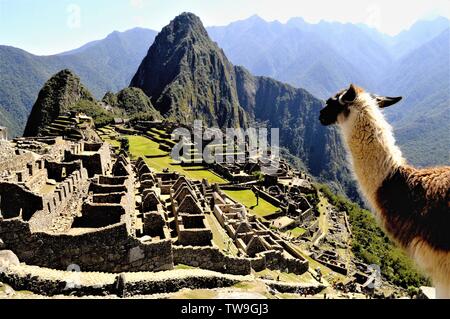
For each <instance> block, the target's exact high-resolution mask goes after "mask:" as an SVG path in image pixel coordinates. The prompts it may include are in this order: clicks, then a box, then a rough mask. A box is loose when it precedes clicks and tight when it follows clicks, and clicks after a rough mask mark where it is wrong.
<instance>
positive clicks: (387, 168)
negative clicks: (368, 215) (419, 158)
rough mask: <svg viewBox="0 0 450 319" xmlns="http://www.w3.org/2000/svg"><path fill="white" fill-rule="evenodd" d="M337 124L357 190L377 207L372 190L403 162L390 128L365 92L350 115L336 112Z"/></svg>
mask: <svg viewBox="0 0 450 319" xmlns="http://www.w3.org/2000/svg"><path fill="white" fill-rule="evenodd" d="M338 124H339V125H340V127H341V132H342V136H343V139H344V141H345V144H346V146H347V148H348V151H349V152H348V153H349V154H350V158H351V163H352V166H353V171H354V174H355V175H356V177H357V180H358V182H359V186H360V190H361V192H362V193H363V195H364V196H365V197H366V199H367V200H368V201H369V204H370V205H371V206H372V207H373V208H376V201H375V193H376V191H377V189H378V188H379V187H380V186H381V183H382V182H383V181H384V180H385V179H386V177H388V176H389V175H390V174H391V173H392V172H393V171H394V170H395V169H396V168H398V167H399V166H401V165H404V164H405V160H404V158H403V156H402V153H401V151H400V149H399V148H398V147H397V146H396V145H395V139H394V136H393V134H392V127H391V126H390V125H389V123H388V122H387V121H386V120H385V119H384V116H383V114H382V113H381V110H380V108H379V107H378V105H377V102H376V101H375V100H374V99H373V98H372V97H371V96H370V95H369V94H367V93H360V94H358V96H357V98H356V100H355V101H354V102H353V103H352V104H351V106H350V115H349V116H348V117H347V118H345V117H344V115H342V114H341V115H339V117H338Z"/></svg>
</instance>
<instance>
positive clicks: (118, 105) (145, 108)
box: [103, 87, 162, 120]
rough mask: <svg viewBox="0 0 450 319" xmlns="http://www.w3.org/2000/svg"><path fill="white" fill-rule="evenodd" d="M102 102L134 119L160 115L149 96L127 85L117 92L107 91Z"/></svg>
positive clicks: (155, 117)
mask: <svg viewBox="0 0 450 319" xmlns="http://www.w3.org/2000/svg"><path fill="white" fill-rule="evenodd" d="M103 102H105V103H107V104H109V105H110V106H112V107H113V108H114V109H115V110H116V111H117V112H118V113H122V115H123V116H126V117H131V118H132V119H134V120H158V119H161V118H162V117H161V115H160V114H159V112H158V111H157V110H155V108H154V107H153V105H152V102H151V101H150V98H149V97H148V96H147V95H145V93H144V92H143V91H142V90H141V89H138V88H134V87H129V88H125V89H123V90H121V91H119V92H118V93H117V94H114V93H111V92H107V93H106V94H105V96H104V97H103Z"/></svg>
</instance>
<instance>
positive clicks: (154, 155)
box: [126, 135, 227, 184]
mask: <svg viewBox="0 0 450 319" xmlns="http://www.w3.org/2000/svg"><path fill="white" fill-rule="evenodd" d="M126 137H127V138H128V140H129V143H130V154H131V157H132V158H134V159H136V158H138V157H142V158H144V160H145V161H146V163H147V164H148V165H149V166H150V167H152V168H154V169H156V170H157V171H158V172H162V171H163V170H164V169H166V168H169V170H171V171H175V172H178V173H180V174H183V175H186V176H187V177H188V178H191V179H195V180H202V179H207V180H208V181H209V182H210V183H218V184H224V183H227V181H226V180H224V179H223V178H221V177H220V176H218V175H216V174H214V173H213V172H211V171H210V170H208V169H207V168H205V167H204V166H189V167H183V166H181V165H180V164H178V163H174V161H173V159H172V158H171V157H170V155H169V154H168V153H167V152H164V151H162V150H160V149H159V144H158V143H156V142H154V141H152V140H150V139H148V138H146V137H144V136H135V135H127V136H126Z"/></svg>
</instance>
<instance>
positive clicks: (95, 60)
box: [0, 16, 450, 165]
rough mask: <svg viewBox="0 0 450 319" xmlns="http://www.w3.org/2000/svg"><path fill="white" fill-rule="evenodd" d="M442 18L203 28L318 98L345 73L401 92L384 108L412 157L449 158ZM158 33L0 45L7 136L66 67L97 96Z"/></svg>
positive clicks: (123, 80)
mask: <svg viewBox="0 0 450 319" xmlns="http://www.w3.org/2000/svg"><path fill="white" fill-rule="evenodd" d="M448 26H449V20H448V19H446V18H442V17H441V18H438V19H435V20H430V21H419V22H417V23H416V24H415V25H413V26H412V27H411V28H410V29H409V30H406V31H404V32H402V33H400V34H399V35H397V36H395V37H390V36H387V35H384V34H382V33H380V32H378V31H377V30H375V29H372V28H369V27H367V26H365V25H352V24H342V23H333V22H321V23H318V24H310V23H307V22H305V21H304V20H303V19H301V18H292V19H291V20H290V21H288V22H287V23H284V24H283V23H280V22H266V21H264V20H263V19H261V18H259V17H257V16H253V17H251V18H249V19H246V20H242V21H237V22H234V23H232V24H230V25H228V26H222V27H210V28H207V31H208V33H209V35H210V36H211V37H212V38H213V40H215V41H216V42H218V43H219V45H220V47H222V48H223V49H224V52H225V53H226V55H227V56H228V58H229V59H230V62H232V63H234V64H237V65H244V66H245V67H246V68H248V69H249V70H250V71H251V72H252V73H253V74H256V75H265V76H271V77H273V78H276V79H277V80H282V81H285V82H288V83H290V84H293V85H295V86H297V87H303V88H305V89H307V90H308V91H309V92H311V93H313V94H314V95H316V96H318V97H321V98H327V97H328V96H329V95H330V94H333V93H335V92H336V91H337V90H339V89H341V88H342V87H345V86H347V85H348V83H349V82H355V83H357V84H359V85H361V86H363V87H364V88H366V89H367V90H369V91H372V92H375V93H379V94H393V95H403V96H404V98H405V99H404V102H402V103H401V104H399V105H397V106H396V107H395V108H392V110H387V112H386V113H387V115H388V118H389V120H390V121H391V123H392V124H393V126H394V128H395V129H396V132H395V133H396V136H397V138H398V141H399V143H400V146H401V148H402V149H403V150H404V151H405V153H406V155H407V157H408V158H409V159H411V161H412V163H414V164H419V165H433V164H443V163H448V162H449V156H450V155H449V154H448V152H446V150H445V148H444V147H441V145H442V143H443V142H446V140H445V139H444V138H445V136H447V135H445V134H442V131H443V132H445V130H446V128H447V127H448V125H447V123H448V121H447V116H448V115H447V114H449V112H447V113H445V112H443V111H446V110H447V109H448V106H449V105H450V103H449V99H448V94H447V93H446V92H448V91H449V90H447V91H445V90H444V88H445V86H446V83H448V80H447V79H448V74H449V72H450V71H447V70H448V67H447V66H446V63H447V61H448V59H449V56H450V53H448V52H449V50H450V49H449V48H448V47H449V46H448V39H447V38H446V34H445V33H444V32H445V29H446V28H448ZM440 34H443V35H442V36H439V35H440ZM155 35H156V32H155V31H152V30H146V29H133V30H130V31H127V32H123V33H119V32H114V33H112V34H111V35H110V36H108V37H107V38H105V39H103V40H98V41H94V42H91V43H89V44H87V45H85V46H83V47H81V48H79V49H76V50H72V51H69V52H64V53H62V54H59V55H54V56H48V57H40V56H35V55H32V54H29V53H27V52H25V51H23V50H20V49H16V48H12V47H7V46H0V84H1V85H0V125H5V126H7V127H9V128H10V131H11V133H12V135H13V136H14V135H20V134H22V131H23V128H24V126H25V123H26V119H27V116H28V114H29V112H30V111H31V107H32V105H33V103H34V102H35V100H36V97H37V94H38V92H39V90H40V88H41V87H42V85H43V84H44V83H45V81H46V80H47V79H48V78H50V77H51V76H52V75H53V74H55V73H56V72H58V71H59V70H61V69H64V68H70V69H71V70H73V71H74V72H75V73H76V74H78V75H79V76H80V78H81V80H82V81H83V83H85V85H86V86H87V87H88V88H89V90H90V91H91V92H92V93H93V94H94V96H95V97H96V98H98V99H99V98H101V97H102V96H103V95H104V93H106V92H107V91H112V92H117V91H119V90H120V89H122V88H123V87H125V86H126V85H127V84H128V83H129V81H130V80H131V78H132V77H133V74H135V72H136V69H137V68H138V66H139V64H140V63H141V61H142V59H143V58H144V57H145V55H146V53H147V50H148V48H149V47H150V45H151V43H152V42H153V39H154V37H155ZM261 39H263V40H264V41H262V40H261ZM433 39H436V41H433ZM427 43H428V44H427ZM433 46H436V48H437V49H436V50H434V49H433V48H432V47H433ZM430 52H431V53H430ZM434 52H435V53H438V54H435V53H434ZM380 66H381V67H380ZM434 72H436V74H435V73H434ZM411 88H414V89H411ZM419 88H424V89H423V90H420V89H419ZM428 109H430V110H431V111H430V112H427V111H425V110H428ZM416 110H417V111H416ZM414 114H420V119H419V118H417V116H416V115H414ZM430 128H434V129H433V130H432V129H430Z"/></svg>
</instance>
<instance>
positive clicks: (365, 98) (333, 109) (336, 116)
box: [319, 84, 402, 126]
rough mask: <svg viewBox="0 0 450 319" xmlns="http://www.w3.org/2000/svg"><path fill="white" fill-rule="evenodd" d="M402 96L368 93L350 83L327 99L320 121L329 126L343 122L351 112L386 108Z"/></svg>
mask: <svg viewBox="0 0 450 319" xmlns="http://www.w3.org/2000/svg"><path fill="white" fill-rule="evenodd" d="M401 99H402V98H401V97H386V96H378V95H375V94H371V93H367V92H365V91H364V90H363V89H362V88H360V87H358V86H356V85H353V84H350V87H349V88H348V89H345V90H341V91H339V92H338V93H337V94H336V95H335V96H333V97H331V98H329V99H328V100H327V101H326V105H325V108H323V109H322V110H321V111H320V117H319V120H320V123H322V125H325V126H328V125H331V124H336V123H337V124H343V123H345V122H346V120H347V119H348V118H349V116H350V114H351V113H356V112H360V111H361V110H362V109H363V108H368V107H377V108H385V107H388V106H390V105H393V104H395V103H397V102H399V101H400V100H401Z"/></svg>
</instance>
